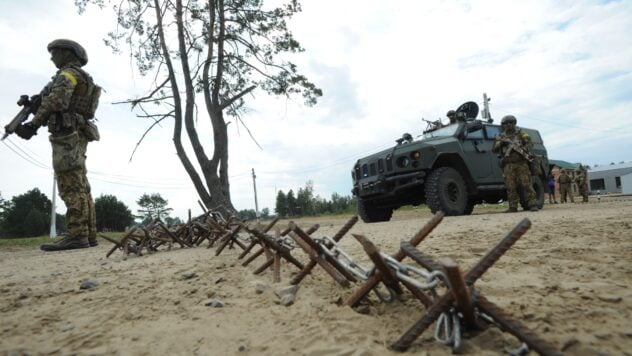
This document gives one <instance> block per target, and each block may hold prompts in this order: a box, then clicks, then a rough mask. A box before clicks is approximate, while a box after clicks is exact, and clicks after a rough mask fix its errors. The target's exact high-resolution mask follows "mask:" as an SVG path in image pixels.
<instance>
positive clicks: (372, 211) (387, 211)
mask: <svg viewBox="0 0 632 356" xmlns="http://www.w3.org/2000/svg"><path fill="white" fill-rule="evenodd" d="M358 215H359V216H360V218H362V221H364V222H365V223H374V222H382V221H389V220H391V216H393V209H391V208H380V207H376V206H374V205H372V204H370V203H367V202H365V201H364V200H362V199H358Z"/></svg>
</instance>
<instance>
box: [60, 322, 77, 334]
mask: <svg viewBox="0 0 632 356" xmlns="http://www.w3.org/2000/svg"><path fill="white" fill-rule="evenodd" d="M74 328H75V326H74V325H73V324H72V323H68V324H64V325H62V326H60V327H59V331H61V332H63V333H64V332H66V331H70V330H72V329H74Z"/></svg>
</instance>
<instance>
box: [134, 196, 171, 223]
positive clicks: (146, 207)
mask: <svg viewBox="0 0 632 356" xmlns="http://www.w3.org/2000/svg"><path fill="white" fill-rule="evenodd" d="M136 204H138V206H140V207H141V208H142V209H138V210H136V211H137V212H138V213H140V214H141V217H142V218H143V223H147V222H148V221H149V220H151V219H159V220H161V221H163V220H164V219H165V218H167V217H169V212H170V211H172V210H173V209H171V208H167V204H169V202H168V201H167V200H166V199H164V198H163V197H162V196H160V194H158V193H153V194H147V193H145V194H143V195H142V196H141V197H140V198H139V199H138V200H137V201H136Z"/></svg>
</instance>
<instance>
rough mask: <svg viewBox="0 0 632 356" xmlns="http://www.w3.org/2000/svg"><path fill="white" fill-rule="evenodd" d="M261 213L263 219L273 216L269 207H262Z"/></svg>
mask: <svg viewBox="0 0 632 356" xmlns="http://www.w3.org/2000/svg"><path fill="white" fill-rule="evenodd" d="M260 215H261V218H262V219H269V218H271V216H270V209H268V208H263V209H261V214H260Z"/></svg>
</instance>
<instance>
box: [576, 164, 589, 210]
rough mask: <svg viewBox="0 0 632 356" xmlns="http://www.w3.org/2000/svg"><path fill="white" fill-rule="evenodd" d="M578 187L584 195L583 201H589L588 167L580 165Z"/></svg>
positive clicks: (580, 193)
mask: <svg viewBox="0 0 632 356" xmlns="http://www.w3.org/2000/svg"><path fill="white" fill-rule="evenodd" d="M577 188H579V195H581V196H582V203H588V173H587V172H586V167H584V166H582V165H581V164H580V165H579V168H578V170H577Z"/></svg>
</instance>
